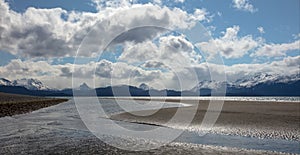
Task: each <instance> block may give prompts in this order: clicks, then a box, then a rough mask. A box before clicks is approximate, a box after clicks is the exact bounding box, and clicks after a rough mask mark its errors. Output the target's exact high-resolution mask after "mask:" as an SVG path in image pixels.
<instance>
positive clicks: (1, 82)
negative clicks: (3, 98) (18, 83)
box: [0, 78, 12, 86]
mask: <svg viewBox="0 0 300 155" xmlns="http://www.w3.org/2000/svg"><path fill="white" fill-rule="evenodd" d="M0 85H2V86H11V85H12V83H11V81H9V80H7V79H5V78H0Z"/></svg>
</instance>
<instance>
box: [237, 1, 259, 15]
mask: <svg viewBox="0 0 300 155" xmlns="http://www.w3.org/2000/svg"><path fill="white" fill-rule="evenodd" d="M232 3H233V7H234V8H236V9H238V10H243V11H248V12H251V13H254V12H256V11H257V9H256V8H254V6H253V5H252V4H250V3H249V1H248V0H232Z"/></svg>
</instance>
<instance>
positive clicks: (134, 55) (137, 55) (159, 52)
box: [118, 35, 202, 69]
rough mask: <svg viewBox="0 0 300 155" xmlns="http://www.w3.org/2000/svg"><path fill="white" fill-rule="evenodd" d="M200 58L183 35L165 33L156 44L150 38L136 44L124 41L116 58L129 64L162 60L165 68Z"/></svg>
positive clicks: (178, 67) (197, 60)
mask: <svg viewBox="0 0 300 155" xmlns="http://www.w3.org/2000/svg"><path fill="white" fill-rule="evenodd" d="M201 58H202V57H201V55H200V53H198V52H196V51H195V50H194V46H193V44H192V43H190V42H189V41H188V40H186V38H185V37H184V36H183V35H179V36H174V35H167V36H161V37H159V38H158V40H157V44H155V43H154V42H152V41H150V40H148V41H145V42H142V43H138V44H133V43H131V42H129V43H126V44H125V45H124V49H123V52H122V54H121V55H120V56H119V58H118V60H119V61H122V62H126V63H129V64H144V63H145V62H146V61H150V60H151V61H154V62H163V63H164V65H165V68H166V67H169V68H177V69H180V68H184V67H186V66H189V65H191V64H194V63H196V64H197V63H199V62H200V61H201ZM147 66H150V64H148V65H147ZM150 68H151V67H150Z"/></svg>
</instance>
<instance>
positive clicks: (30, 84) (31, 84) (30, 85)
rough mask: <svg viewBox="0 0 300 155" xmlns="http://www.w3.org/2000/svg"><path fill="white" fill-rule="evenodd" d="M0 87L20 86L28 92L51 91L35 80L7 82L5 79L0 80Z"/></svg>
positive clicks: (24, 79)
mask: <svg viewBox="0 0 300 155" xmlns="http://www.w3.org/2000/svg"><path fill="white" fill-rule="evenodd" d="M0 85H2V86H21V87H25V88H27V89H29V90H51V89H50V88H49V87H48V86H46V85H44V84H43V83H42V82H41V81H39V80H37V79H26V78H23V79H17V80H13V81H9V80H7V79H5V78H0Z"/></svg>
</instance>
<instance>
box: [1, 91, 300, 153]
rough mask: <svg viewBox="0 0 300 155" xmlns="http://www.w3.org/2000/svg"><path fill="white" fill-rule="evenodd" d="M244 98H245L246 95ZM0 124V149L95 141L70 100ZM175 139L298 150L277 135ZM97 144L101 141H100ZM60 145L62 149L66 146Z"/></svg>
mask: <svg viewBox="0 0 300 155" xmlns="http://www.w3.org/2000/svg"><path fill="white" fill-rule="evenodd" d="M197 98H198V97H197ZM201 98H202V97H201ZM205 98H206V97H205ZM246 98H247V99H249V98H248V97H246ZM230 99H233V98H230ZM234 99H236V98H234ZM100 103H101V105H102V107H103V109H105V111H106V114H107V115H111V114H116V113H120V112H123V111H124V110H122V108H121V107H119V106H116V102H115V101H114V100H111V99H102V100H101V102H100ZM138 103H139V104H147V103H148V101H138ZM82 104H87V103H82ZM118 104H121V105H122V106H124V107H126V105H127V106H130V105H131V103H130V102H129V101H125V100H123V101H120V102H118ZM151 104H152V106H148V107H146V108H145V110H147V109H151V108H157V107H164V108H166V107H177V106H188V105H186V104H180V103H167V104H165V103H163V102H151ZM99 119H107V118H106V117H105V116H103V118H99ZM119 123H120V124H122V125H123V126H126V127H127V128H129V129H135V130H150V129H153V128H156V127H155V126H152V125H147V124H136V123H129V122H119ZM0 124H1V126H0V148H2V150H0V153H1V152H3V150H4V149H5V150H6V149H8V150H9V151H10V152H12V153H22V151H23V152H24V151H25V152H28V150H30V152H31V153H37V152H41V150H47V151H50V152H51V150H52V151H57V147H58V148H60V147H59V146H64V145H72V148H76V147H78V146H82V142H83V141H84V142H86V141H87V145H90V146H89V147H91V148H93V147H92V146H93V144H94V143H95V141H97V140H95V139H96V138H95V137H94V136H93V135H92V134H91V133H90V132H89V131H88V129H87V128H86V126H85V125H84V123H83V122H82V121H81V119H80V116H79V115H78V112H77V110H76V107H75V105H74V102H73V101H69V102H66V103H62V104H59V105H56V106H52V107H48V108H45V109H40V110H38V111H35V112H32V113H29V114H23V115H17V116H13V117H4V118H0ZM174 130H179V129H174ZM91 139H93V140H91ZM150 142H151V140H148V141H147V140H146V141H145V143H150ZM175 142H180V143H187V144H188V143H191V144H205V145H215V146H227V147H236V148H245V149H254V150H271V151H278V152H288V153H299V154H300V149H299V141H288V140H281V139H258V138H251V137H241V136H229V135H218V134H207V135H205V136H202V137H199V136H198V135H197V134H196V133H195V132H189V131H185V132H184V133H183V134H182V135H181V136H180V137H179V138H177V139H176V140H175ZM124 143H128V142H124ZM101 145H104V144H102V143H101ZM149 145H150V144H149ZM87 147H88V146H87ZM95 148H96V146H95ZM60 149H62V150H63V149H66V148H60ZM30 152H29V153H30ZM63 153H65V152H63Z"/></svg>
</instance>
